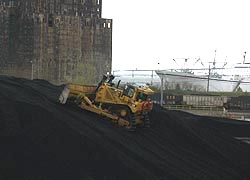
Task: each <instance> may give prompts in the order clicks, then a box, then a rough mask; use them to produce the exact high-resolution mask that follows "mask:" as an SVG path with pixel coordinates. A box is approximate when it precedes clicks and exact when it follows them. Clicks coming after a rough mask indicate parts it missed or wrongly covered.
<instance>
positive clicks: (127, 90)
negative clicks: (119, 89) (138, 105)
mask: <svg viewBox="0 0 250 180" xmlns="http://www.w3.org/2000/svg"><path fill="white" fill-rule="evenodd" d="M152 93H153V91H152V90H151V89H149V88H145V87H140V86H135V85H129V84H128V85H126V86H125V87H124V89H123V95H124V96H127V97H129V98H132V99H134V100H136V101H147V100H148V98H149V95H150V94H152Z"/></svg>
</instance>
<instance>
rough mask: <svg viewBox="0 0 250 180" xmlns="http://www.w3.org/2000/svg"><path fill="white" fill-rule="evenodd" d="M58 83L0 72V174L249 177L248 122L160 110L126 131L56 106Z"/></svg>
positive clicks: (182, 179)
mask: <svg viewBox="0 0 250 180" xmlns="http://www.w3.org/2000/svg"><path fill="white" fill-rule="evenodd" d="M62 89H63V86H54V85H52V84H50V83H48V82H47V81H44V80H32V81H31V80H25V79H20V78H13V77H6V76H0V145H1V146H0V179H1V180H5V179H10V180H15V179H29V180H31V179H39V180H45V179H46V180H47V179H49V180H53V179H60V180H63V179H68V180H78V179H79V180H84V179H89V180H92V179H107V180H112V179H115V180H116V179H129V180H130V179H136V180H140V179H148V180H159V179H168V180H177V179H178V180H187V179H192V180H193V179H198V180H210V179H214V180H223V179H225V180H236V179H237V180H249V179H250V145H249V144H247V143H245V142H243V141H241V140H239V139H237V138H236V137H250V123H249V122H243V121H236V120H229V119H223V118H208V117H202V116H195V115H191V114H188V113H184V112H177V111H167V110H164V109H162V108H161V107H159V106H157V105H154V108H153V110H152V112H151V113H150V119H151V121H152V127H151V128H148V129H144V128H137V130H136V132H129V131H127V130H126V129H125V128H122V127H118V126H117V125H115V124H114V123H112V122H111V121H109V120H107V119H106V118H104V117H100V116H98V115H96V114H93V113H91V112H87V111H85V110H82V109H80V108H78V107H77V106H75V105H73V104H67V105H61V104H59V103H58V97H59V95H60V93H61V91H62Z"/></svg>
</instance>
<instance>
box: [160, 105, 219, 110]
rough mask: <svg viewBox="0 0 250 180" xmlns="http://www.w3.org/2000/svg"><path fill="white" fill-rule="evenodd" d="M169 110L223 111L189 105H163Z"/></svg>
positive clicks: (215, 108) (214, 107) (211, 107)
mask: <svg viewBox="0 0 250 180" xmlns="http://www.w3.org/2000/svg"><path fill="white" fill-rule="evenodd" d="M164 108H166V109H169V110H206V111H223V107H219V106H191V105H164Z"/></svg>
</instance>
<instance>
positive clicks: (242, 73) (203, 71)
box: [113, 63, 250, 92]
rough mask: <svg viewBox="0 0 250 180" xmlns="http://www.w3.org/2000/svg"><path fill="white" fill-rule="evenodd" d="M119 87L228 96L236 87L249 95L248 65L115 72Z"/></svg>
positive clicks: (249, 69)
mask: <svg viewBox="0 0 250 180" xmlns="http://www.w3.org/2000/svg"><path fill="white" fill-rule="evenodd" d="M113 74H114V75H115V77H116V79H115V81H119V80H121V83H137V84H139V85H151V86H156V87H158V88H160V86H161V77H162V78H163V86H164V89H180V90H194V91H204V92H205V91H217V92H218V91H221V92H232V91H236V90H237V89H238V88H239V87H240V88H241V89H242V91H243V92H250V63H240V64H235V65H234V66H233V67H231V68H211V69H210V73H209V68H200V69H167V70H116V71H113Z"/></svg>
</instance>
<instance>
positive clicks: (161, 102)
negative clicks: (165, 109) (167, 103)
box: [160, 74, 163, 106]
mask: <svg viewBox="0 0 250 180" xmlns="http://www.w3.org/2000/svg"><path fill="white" fill-rule="evenodd" d="M160 104H161V106H163V75H162V74H161V102H160Z"/></svg>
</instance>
